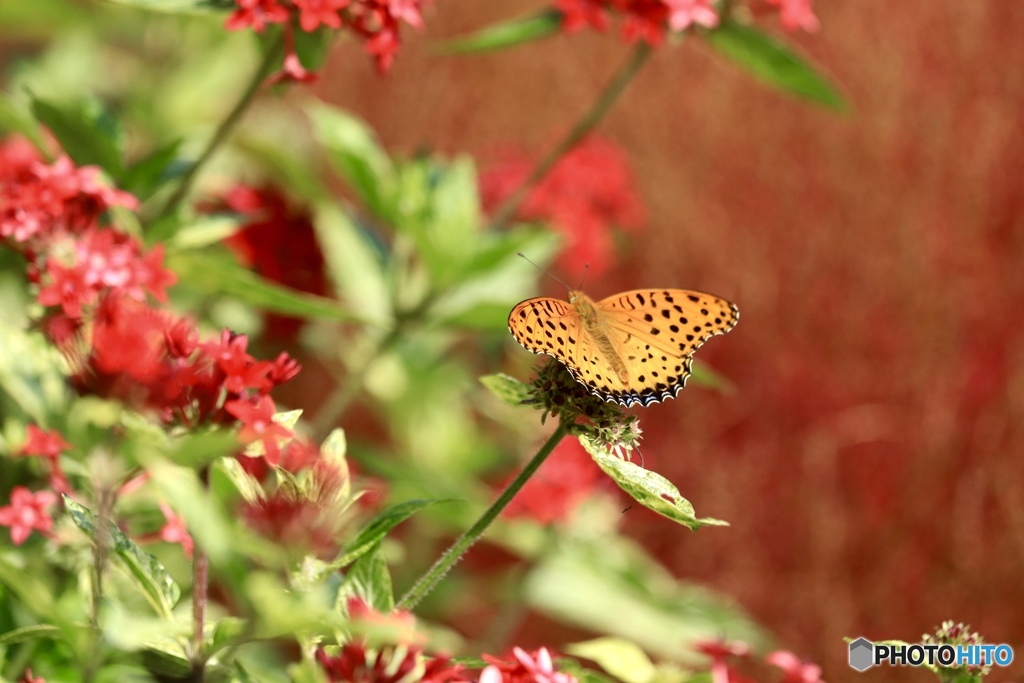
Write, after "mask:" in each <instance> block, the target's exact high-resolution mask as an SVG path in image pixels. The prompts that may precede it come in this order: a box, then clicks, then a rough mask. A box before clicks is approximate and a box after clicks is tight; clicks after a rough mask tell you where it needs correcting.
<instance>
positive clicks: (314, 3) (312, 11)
mask: <svg viewBox="0 0 1024 683" xmlns="http://www.w3.org/2000/svg"><path fill="white" fill-rule="evenodd" d="M294 2H295V7H297V8H298V10H299V26H301V27H302V30H303V31H305V32H307V33H309V32H311V31H315V30H316V29H317V28H319V27H320V25H321V24H322V25H324V26H329V27H331V28H341V15H340V14H339V13H338V12H339V11H341V10H343V9H345V8H346V7H347V6H348V5H349V3H350V2H351V0H294Z"/></svg>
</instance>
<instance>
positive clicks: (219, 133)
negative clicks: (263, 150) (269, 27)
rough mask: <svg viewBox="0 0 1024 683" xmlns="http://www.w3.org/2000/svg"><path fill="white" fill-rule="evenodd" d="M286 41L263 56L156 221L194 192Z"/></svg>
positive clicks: (272, 44) (273, 65) (280, 42)
mask: <svg viewBox="0 0 1024 683" xmlns="http://www.w3.org/2000/svg"><path fill="white" fill-rule="evenodd" d="M282 44H283V42H282V39H281V38H280V37H278V38H277V39H276V40H275V41H274V42H272V43H271V44H270V45H268V46H267V48H266V52H264V54H263V61H262V62H261V63H260V65H259V67H257V69H256V71H255V72H254V73H253V76H252V78H251V79H250V81H249V85H248V86H246V88H245V90H244V91H243V92H242V95H241V96H240V97H239V98H238V101H237V102H235V106H234V107H232V109H231V111H230V112H229V113H228V115H227V117H226V118H225V119H224V120H223V121H221V123H220V125H219V126H218V127H217V130H216V131H214V133H213V136H212V137H211V138H210V140H209V142H207V143H206V147H205V148H204V149H203V151H202V152H201V153H200V154H199V157H198V158H197V159H196V160H195V161H194V162H192V165H191V166H189V168H188V170H187V171H185V173H184V174H183V175H182V176H181V180H180V181H179V182H178V187H176V188H175V190H174V192H173V193H172V194H171V196H170V197H169V198H168V199H167V202H166V203H165V204H164V206H163V208H162V209H161V210H160V212H159V213H158V214H157V216H156V218H157V219H159V218H163V217H165V216H168V215H170V214H172V213H174V211H176V210H177V208H178V206H179V205H180V204H181V202H182V201H183V200H184V199H185V197H186V196H187V195H188V193H189V192H190V191H191V189H192V185H193V184H194V183H195V180H196V176H197V175H198V174H199V171H200V169H202V167H203V166H205V165H206V162H207V161H209V160H210V157H212V156H213V153H214V152H216V151H217V149H219V148H220V146H221V145H222V144H223V143H224V141H225V140H227V139H228V136H229V135H230V134H231V132H232V131H233V130H234V128H235V126H236V125H238V122H239V121H241V119H242V114H244V113H245V110H246V109H248V108H249V104H251V103H252V100H253V98H255V97H256V93H257V92H259V89H260V86H262V85H263V82H264V81H265V80H266V79H267V76H269V75H270V72H271V71H273V69H274V67H275V66H277V64H278V62H280V61H281V46H282Z"/></svg>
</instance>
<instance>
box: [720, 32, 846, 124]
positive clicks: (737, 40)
mask: <svg viewBox="0 0 1024 683" xmlns="http://www.w3.org/2000/svg"><path fill="white" fill-rule="evenodd" d="M704 37H705V39H706V40H707V41H708V43H709V44H710V45H711V47H713V48H714V49H715V50H717V51H718V52H720V53H721V54H723V55H725V56H726V57H728V58H729V59H731V60H733V61H734V62H736V63H737V64H739V65H740V66H741V67H743V68H744V69H746V70H747V71H749V72H750V73H751V74H752V75H753V76H754V77H755V78H757V79H758V80H761V81H763V82H765V83H767V84H768V85H772V86H774V87H776V88H779V89H780V90H782V91H783V92H789V93H792V94H794V95H798V96H800V97H803V98H805V99H807V100H810V101H811V102H815V103H817V104H822V105H825V106H827V107H830V108H832V109H836V110H844V109H846V108H847V105H846V102H845V101H844V100H843V98H842V96H841V95H840V94H839V93H838V92H837V91H836V90H835V88H834V87H833V86H832V85H831V84H829V82H828V80H827V79H826V78H825V77H824V76H822V75H821V74H820V73H818V71H817V70H815V69H814V68H813V67H812V66H811V65H810V64H808V63H807V61H806V60H804V59H803V58H801V57H799V56H798V55H797V54H796V53H795V52H793V50H791V49H790V48H789V47H787V46H786V45H785V44H783V43H781V42H779V41H778V40H776V39H774V38H772V37H771V36H769V35H767V34H765V33H762V32H761V31H759V30H757V29H755V28H753V27H751V26H746V25H744V24H740V23H738V22H735V21H724V22H722V24H721V25H720V26H718V28H715V29H714V30H711V31H708V32H707V33H706V34H705V36H704Z"/></svg>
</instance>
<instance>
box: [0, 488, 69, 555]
mask: <svg viewBox="0 0 1024 683" xmlns="http://www.w3.org/2000/svg"><path fill="white" fill-rule="evenodd" d="M56 502H57V494H56V493H54V492H53V491H36V492H35V493H32V492H31V491H29V490H28V489H27V488H25V487H24V486H15V487H14V489H13V490H12V491H11V502H10V504H9V505H5V506H4V507H0V526H6V527H10V528H11V540H12V541H14V545H21V544H22V543H24V542H25V539H27V538H28V537H29V535H30V534H31V533H32V532H33V531H40V532H42V533H44V534H48V533H49V532H50V529H52V528H53V518H52V517H50V514H49V513H48V512H47V511H46V508H48V507H50V506H51V505H53V504H54V503H56Z"/></svg>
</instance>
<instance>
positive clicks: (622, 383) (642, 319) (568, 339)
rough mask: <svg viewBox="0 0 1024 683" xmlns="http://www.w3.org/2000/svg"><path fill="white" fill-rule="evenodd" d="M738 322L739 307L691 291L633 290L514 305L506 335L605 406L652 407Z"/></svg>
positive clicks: (672, 392)
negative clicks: (554, 364) (554, 363)
mask: <svg viewBox="0 0 1024 683" xmlns="http://www.w3.org/2000/svg"><path fill="white" fill-rule="evenodd" d="M739 318H740V311H739V309H738V308H736V305H735V304H732V303H729V302H728V301H726V300H725V299H720V298H718V297H717V296H714V295H712V294H705V293H704V292H694V291H689V290H686V289H634V290H630V291H628V292H622V293H620V294H614V295H612V296H610V297H608V298H606V299H601V300H600V301H594V300H593V299H591V298H590V297H588V296H587V295H586V294H584V293H583V292H580V291H577V290H573V291H570V292H569V301H562V300H561V299H553V298H551V297H546V296H540V297H536V298H534V299H527V300H526V301H522V302H520V303H518V304H516V306H515V308H513V309H512V312H511V313H509V316H508V329H509V331H510V332H511V333H512V336H513V337H515V338H516V341H518V342H519V343H520V344H522V345H523V346H524V347H525V348H526V349H527V350H528V351H532V352H533V353H545V354H547V355H549V356H553V357H554V358H556V359H557V360H558V361H559V362H560V363H561V364H562V365H564V366H565V367H566V368H568V369H569V372H570V373H572V376H573V377H574V378H575V379H576V381H578V382H581V383H582V384H584V385H586V386H587V388H588V389H589V390H590V393H592V394H594V395H596V396H598V397H600V398H602V399H603V400H605V401H614V402H616V403H620V404H621V405H624V406H627V407H629V406H631V405H634V404H640V405H643V406H649V405H650V404H652V403H658V402H660V401H664V400H665V399H668V398H674V397H675V396H676V395H677V394H678V393H679V390H680V389H682V388H683V386H684V385H685V384H686V378H687V377H689V376H690V369H691V363H692V359H693V352H694V351H696V350H697V349H698V348H700V347H701V345H703V344H704V342H706V341H707V340H708V339H710V338H711V337H713V336H714V335H716V334H725V333H726V332H728V331H729V330H731V329H732V328H733V327H735V326H736V322H737V321H738V320H739Z"/></svg>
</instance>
